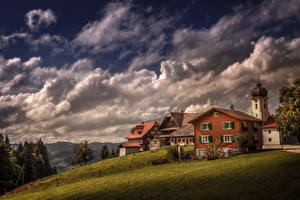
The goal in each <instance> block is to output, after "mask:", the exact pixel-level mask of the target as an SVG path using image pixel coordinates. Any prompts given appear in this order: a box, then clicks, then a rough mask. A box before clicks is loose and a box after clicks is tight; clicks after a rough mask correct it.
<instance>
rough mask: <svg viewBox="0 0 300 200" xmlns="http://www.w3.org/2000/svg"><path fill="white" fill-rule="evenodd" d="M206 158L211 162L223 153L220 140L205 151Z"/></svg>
mask: <svg viewBox="0 0 300 200" xmlns="http://www.w3.org/2000/svg"><path fill="white" fill-rule="evenodd" d="M205 153H206V157H207V159H208V160H213V159H216V158H218V157H219V154H222V153H223V149H222V147H221V143H220V140H218V139H217V140H216V141H215V142H214V143H212V144H210V145H209V146H208V147H207V148H206V149H205Z"/></svg>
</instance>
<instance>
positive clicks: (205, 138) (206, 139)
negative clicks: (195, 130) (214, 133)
mask: <svg viewBox="0 0 300 200" xmlns="http://www.w3.org/2000/svg"><path fill="white" fill-rule="evenodd" d="M202 142H203V143H208V142H209V136H208V135H204V136H202Z"/></svg>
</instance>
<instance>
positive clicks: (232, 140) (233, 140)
mask: <svg viewBox="0 0 300 200" xmlns="http://www.w3.org/2000/svg"><path fill="white" fill-rule="evenodd" d="M231 142H233V143H235V137H234V135H232V136H231Z"/></svg>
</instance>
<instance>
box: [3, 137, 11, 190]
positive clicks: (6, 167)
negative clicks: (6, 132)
mask: <svg viewBox="0 0 300 200" xmlns="http://www.w3.org/2000/svg"><path fill="white" fill-rule="evenodd" d="M10 151H11V149H10V148H9V147H8V146H7V145H6V144H5V143H4V142H3V141H0V177H1V178H0V194H3V193H4V192H7V191H9V190H10V189H12V188H14V184H13V163H12V162H11V159H10Z"/></svg>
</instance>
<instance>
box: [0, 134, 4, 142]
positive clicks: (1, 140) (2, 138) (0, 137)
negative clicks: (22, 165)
mask: <svg viewBox="0 0 300 200" xmlns="http://www.w3.org/2000/svg"><path fill="white" fill-rule="evenodd" d="M3 141H4V137H3V135H2V134H0V142H3Z"/></svg>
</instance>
